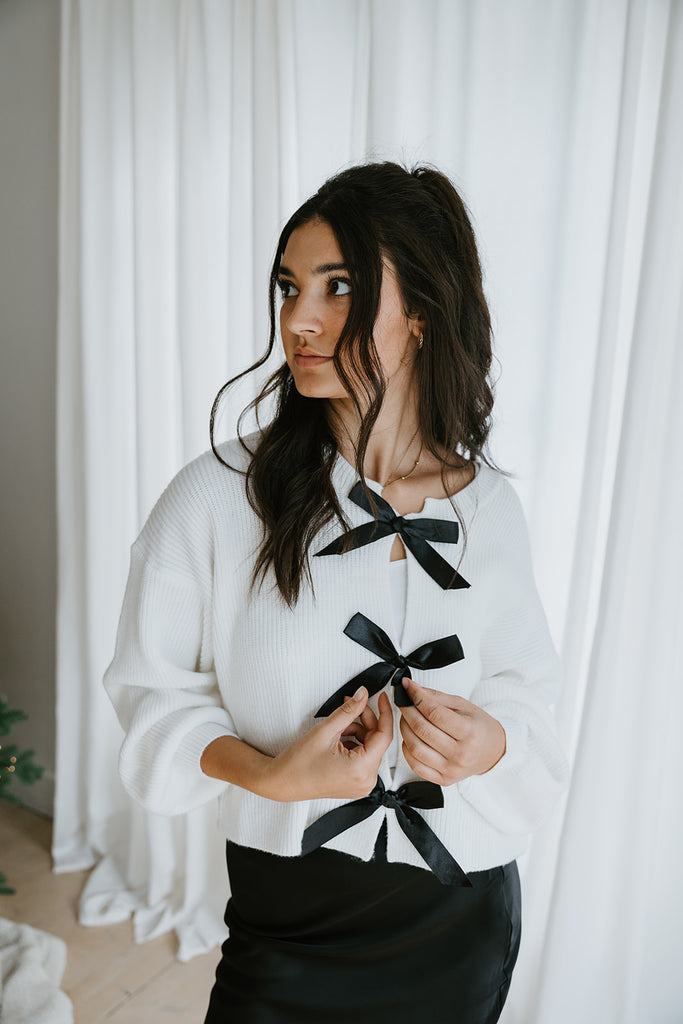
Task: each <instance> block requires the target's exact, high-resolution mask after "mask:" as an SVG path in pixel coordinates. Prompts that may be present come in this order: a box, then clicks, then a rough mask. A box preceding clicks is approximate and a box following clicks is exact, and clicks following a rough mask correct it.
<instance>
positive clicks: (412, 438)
mask: <svg viewBox="0 0 683 1024" xmlns="http://www.w3.org/2000/svg"><path fill="white" fill-rule="evenodd" d="M419 429H420V428H419V427H418V428H417V430H416V431H415V433H414V434H413V436H412V437H411V439H410V441H409V442H408V447H407V448H406V450H405V451H404V453H403V455H402V456H401V458H400V460H399V463H398V464H399V466H400V465H401V463H402V462H403V460H404V459H405V457H406V455H407V454H408V451H409V449H410V446H411V444H412V443H413V441H414V440H415V438H416V437H417V431H418V430H419ZM423 448H424V442H421V443H420V450H419V452H418V453H417V459H416V460H415V465H414V466H413V468H412V469H409V470H408V472H407V473H406V474H405V475H404V476H401V474H400V473H398V474H397V475H396V476H394V477H391V476H390V477H389V479H388V480H387V481H386V483H384V484H382V490H384V488H385V487H388V486H389V484H395V483H396V481H397V480H407V479H408V477H409V476H412V474H413V473H414V472H415V470H416V469H417V467H418V466H419V465H420V459H421V458H422V449H423Z"/></svg>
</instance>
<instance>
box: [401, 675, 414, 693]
mask: <svg viewBox="0 0 683 1024" xmlns="http://www.w3.org/2000/svg"><path fill="white" fill-rule="evenodd" d="M401 682H402V683H403V687H404V689H406V690H407V689H408V683H412V679H411V678H410V676H404V677H403V679H402V680H401Z"/></svg>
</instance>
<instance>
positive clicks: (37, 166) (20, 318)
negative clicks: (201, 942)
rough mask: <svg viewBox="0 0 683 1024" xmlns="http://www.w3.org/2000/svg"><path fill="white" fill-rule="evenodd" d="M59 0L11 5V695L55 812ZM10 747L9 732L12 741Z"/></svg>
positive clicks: (4, 333) (0, 420) (2, 681)
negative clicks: (23, 717) (25, 714)
mask: <svg viewBox="0 0 683 1024" xmlns="http://www.w3.org/2000/svg"><path fill="white" fill-rule="evenodd" d="M59 7H60V5H59V0H0V439H1V440H0V538H1V540H0V557H1V559H2V563H1V567H0V695H3V696H5V697H6V698H7V699H8V700H9V702H10V704H11V705H13V706H16V707H20V708H22V709H23V710H24V711H26V712H28V714H29V716H30V718H29V719H28V720H27V721H26V722H22V723H20V724H19V725H17V726H16V727H15V728H14V729H13V731H12V736H11V740H16V741H17V742H19V743H21V744H22V745H24V746H31V747H33V748H35V750H36V754H37V759H38V760H40V762H41V763H42V764H44V765H46V766H47V768H48V772H47V773H46V776H45V778H44V779H43V780H41V782H40V783H38V784H37V785H36V786H35V787H32V788H28V787H27V788H26V789H25V790H22V791H21V795H22V796H23V797H24V799H25V800H26V802H27V803H28V804H29V805H30V806H32V807H35V808H36V809H37V810H40V811H43V812H45V813H47V814H51V812H52V795H53V790H54V748H55V745H54V727H55V710H54V709H55V670H54V661H55V562H56V533H55V455H54V448H55V438H54V421H55V398H54V393H55V339H56V320H57V200H58V128H59V122H58V118H59ZM0 742H2V739H1V738H0Z"/></svg>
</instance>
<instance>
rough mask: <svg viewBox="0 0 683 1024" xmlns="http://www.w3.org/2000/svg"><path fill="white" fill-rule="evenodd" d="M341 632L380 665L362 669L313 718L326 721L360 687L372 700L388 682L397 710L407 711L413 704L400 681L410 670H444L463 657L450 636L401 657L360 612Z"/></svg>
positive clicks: (459, 645)
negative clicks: (392, 691)
mask: <svg viewBox="0 0 683 1024" xmlns="http://www.w3.org/2000/svg"><path fill="white" fill-rule="evenodd" d="M344 632H345V633H346V635H347V636H348V637H350V638H351V639H352V640H355V641H356V643H358V644H360V645H361V646H362V647H365V648H366V650H368V651H372V653H373V654H376V655H377V656H378V657H379V658H381V659H382V661H380V662H378V663H377V664H376V665H371V666H370V668H366V669H364V670H363V671H362V672H360V673H359V674H358V675H357V676H354V677H353V679H349V681H348V683H344V685H343V686H340V687H339V689H338V690H336V691H335V692H334V693H333V694H332V696H331V697H330V698H329V699H328V700H326V701H325V703H324V704H323V706H322V707H321V708H319V709H318V711H316V713H315V717H316V718H326V717H327V715H329V714H330V713H331V712H332V711H334V710H335V708H338V707H340V705H341V704H343V702H344V697H347V696H348V697H352V696H353V694H354V693H355V692H356V690H357V689H358V687H359V686H367V688H368V693H369V695H370V697H372V696H373V695H374V694H376V693H379V691H380V690H382V689H384V687H385V686H386V684H387V683H388V682H391V685H392V686H393V688H394V704H395V705H396V707H399V708H409V707H411V706H412V703H413V702H412V700H411V699H410V697H409V696H408V694H407V693H406V691H405V690H404V689H403V686H402V684H401V680H402V679H403V677H404V676H410V668H411V667H412V668H422V669H429V668H443V667H444V665H452V664H454V662H456V661H462V659H463V658H464V657H465V654H464V652H463V649H462V644H461V643H460V640H459V639H458V637H457V636H456V635H455V633H454V634H453V635H452V636H444V637H441V638H440V639H439V640H430V641H429V643H426V644H422V646H421V647H416V648H415V650H414V651H411V652H410V654H407V655H405V657H404V656H403V655H402V654H399V653H398V651H397V650H396V648H395V647H394V645H393V644H392V642H391V640H390V639H389V637H388V636H387V634H386V633H385V632H384V630H383V629H381V628H380V627H379V626H378V625H377V624H376V623H375V622H373V621H372V620H371V619H369V618H368V617H367V616H366V615H363V614H362V612H356V614H355V615H354V616H353V618H352V619H351V620H350V621H349V623H348V625H347V626H346V629H345V630H344Z"/></svg>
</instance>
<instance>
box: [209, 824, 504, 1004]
mask: <svg viewBox="0 0 683 1024" xmlns="http://www.w3.org/2000/svg"><path fill="white" fill-rule="evenodd" d="M227 861H228V873H229V876H230V888H231V892H232V895H231V898H230V900H229V901H228V905H227V909H226V912H225V922H226V924H227V925H228V927H229V929H230V937H229V938H228V939H227V940H226V941H225V942H224V944H223V956H222V959H221V961H220V963H219V965H218V968H217V969H216V983H215V985H214V987H213V989H212V991H211V998H210V1002H209V1009H208V1012H207V1015H206V1018H205V1021H204V1024H341V1022H344V1024H408V1022H410V1024H414V1022H415V1020H416V1019H417V1020H421V1021H424V1022H425V1024H494V1022H495V1021H497V1020H498V1017H499V1015H500V1012H501V1010H502V1008H503V1003H504V1002H505V998H506V996H507V992H508V988H509V985H510V979H511V975H512V969H513V967H514V965H515V961H516V959H517V953H518V950H519V940H520V925H521V900H520V889H519V875H518V873H517V865H516V863H515V862H514V861H513V862H511V863H510V864H506V865H504V866H502V867H495V868H491V869H490V870H488V871H475V872H471V873H470V875H469V878H470V880H471V882H472V888H471V889H470V888H465V887H462V886H449V885H442V884H441V882H439V880H438V879H437V878H436V877H435V876H434V875H433V874H432V872H431V871H427V870H423V869H421V868H415V867H412V866H411V865H409V864H392V863H388V862H387V860H386V822H385V823H384V824H383V826H382V831H381V832H380V834H379V837H378V840H377V844H376V846H375V855H374V857H373V859H372V860H371V861H368V862H365V861H361V860H358V859H357V858H355V857H349V856H347V855H346V854H343V853H338V852H337V851H336V850H327V849H324V848H321V849H318V850H315V851H313V852H312V853H309V854H307V855H306V856H305V857H277V856H274V855H273V854H270V853H264V852H263V851H261V850H253V849H249V848H247V847H244V846H239V845H237V844H235V843H232V842H230V841H228V843H227Z"/></svg>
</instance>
